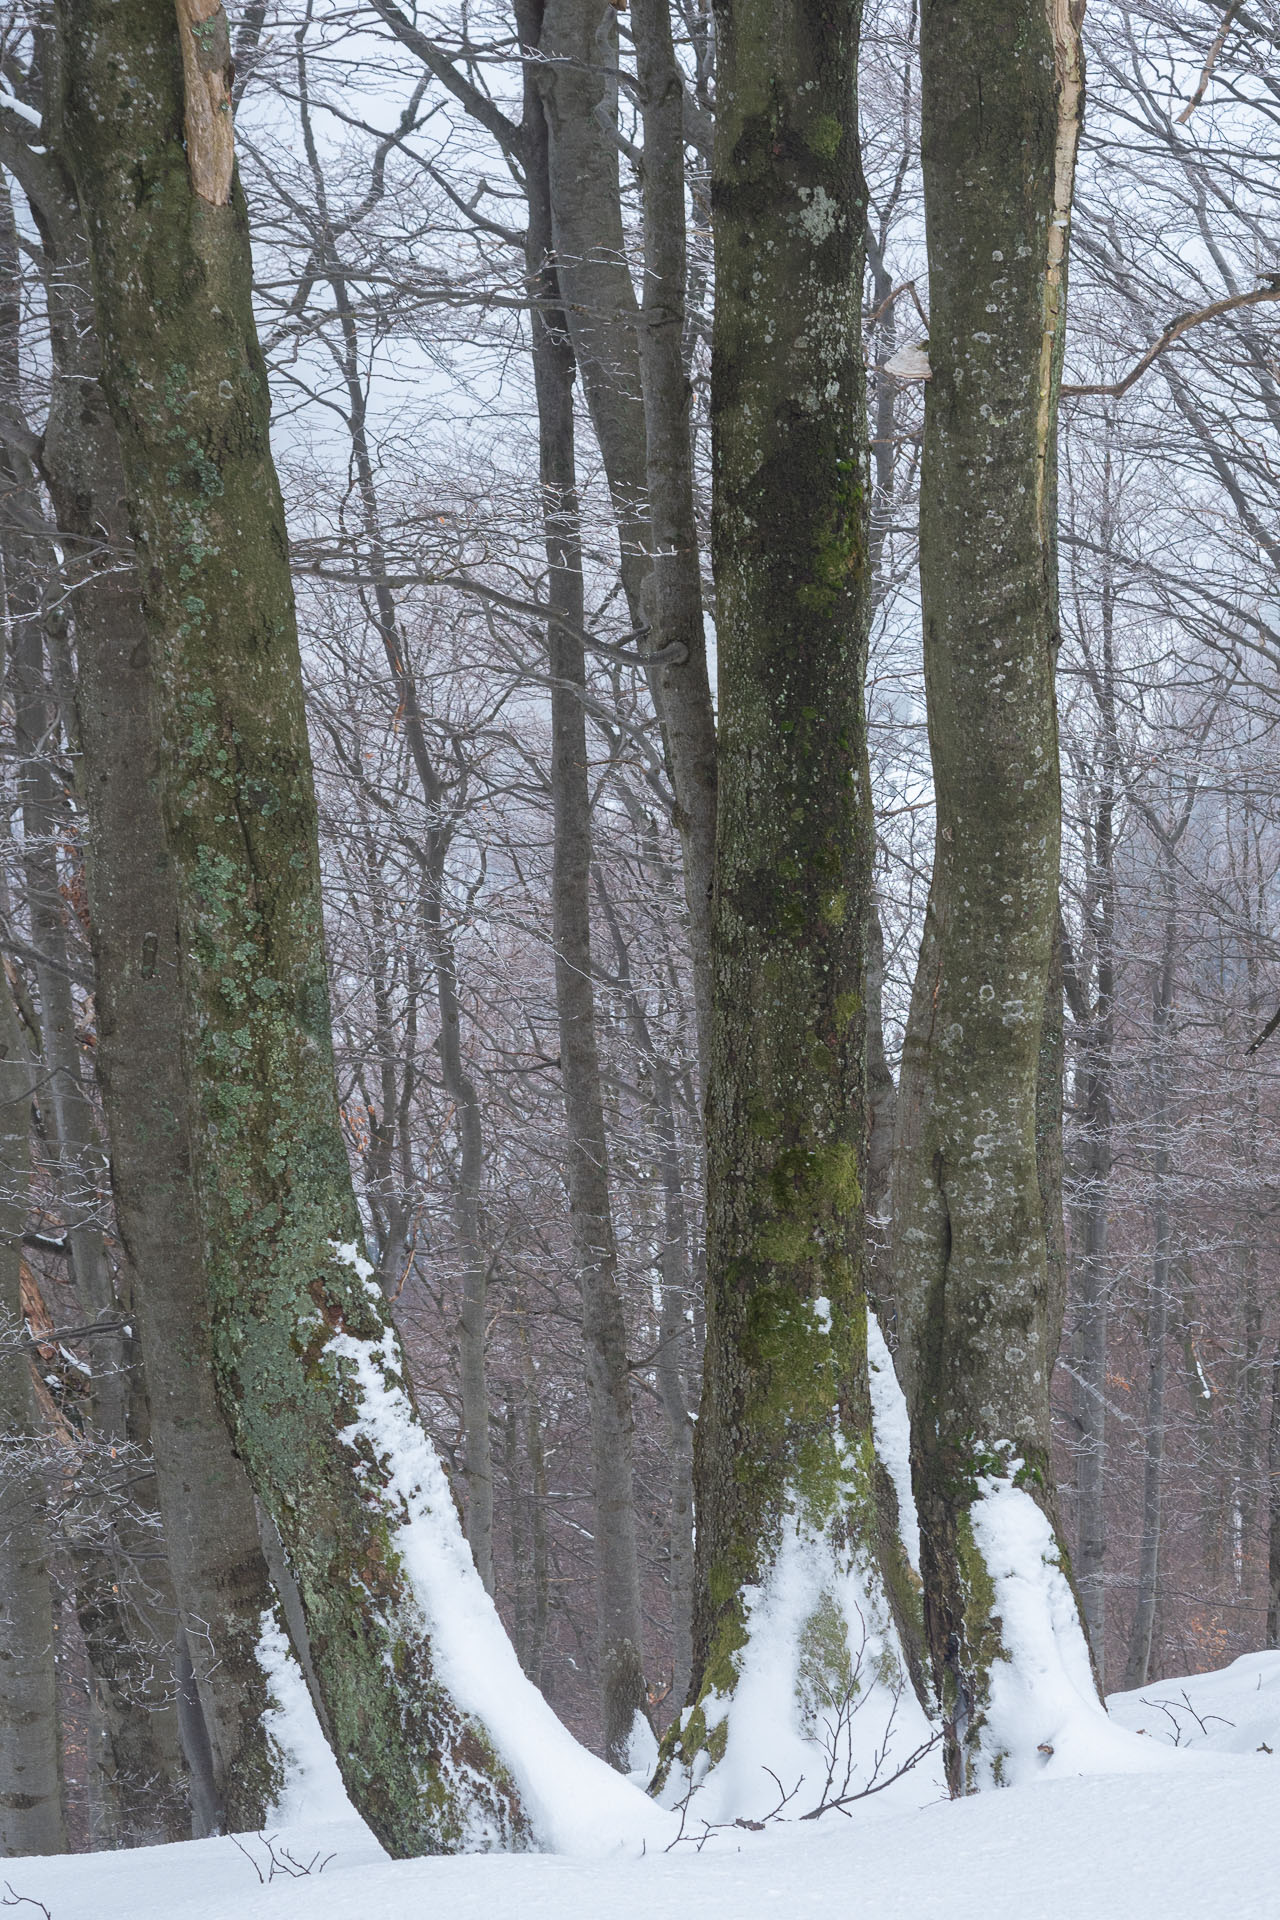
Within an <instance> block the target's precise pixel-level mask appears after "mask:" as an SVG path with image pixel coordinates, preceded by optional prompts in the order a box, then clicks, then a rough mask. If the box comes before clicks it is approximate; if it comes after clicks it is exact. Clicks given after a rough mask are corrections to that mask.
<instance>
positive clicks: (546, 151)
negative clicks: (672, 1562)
mask: <svg viewBox="0 0 1280 1920" xmlns="http://www.w3.org/2000/svg"><path fill="white" fill-rule="evenodd" d="M549 13H550V10H548V14H547V15H546V16H544V18H543V20H542V23H541V29H542V35H543V39H542V44H543V46H544V49H545V48H546V40H545V36H546V33H547V27H548V20H549ZM528 24H529V28H530V29H531V30H536V23H535V21H534V19H533V18H532V17H531V18H530V20H529V23H528ZM522 38H523V39H524V42H525V44H526V46H527V45H530V44H537V42H535V41H533V40H532V37H531V33H530V32H526V33H523V34H522ZM540 95H541V90H540V89H539V90H538V91H537V92H535V91H534V90H533V89H532V88H530V89H529V90H528V91H527V93H526V116H525V123H524V131H525V155H526V160H525V164H526V182H527V190H528V197H529V226H528V243H527V258H526V271H527V274H528V279H529V284H530V287H531V289H532V291H533V299H534V306H533V312H532V316H531V328H532V340H533V377H534V389H535V393H536V397H537V405H538V441H539V470H540V476H541V481H542V489H543V513H544V519H545V526H546V546H547V567H548V580H547V601H548V605H549V607H550V609H551V613H552V616H553V617H552V619H551V620H550V621H549V622H548V625H547V647H548V653H549V656H550V670H551V795H552V810H553V833H554V854H553V868H552V882H551V890H552V940H553V944H554V948H555V984H556V1011H557V1017H558V1022H559V1034H560V1078H561V1086H562V1089H563V1094H564V1111H565V1126H566V1129H567V1131H568V1136H569V1141H568V1146H569V1155H568V1170H567V1184H568V1189H569V1213H570V1232H571V1236H572V1248H573V1260H574V1267H575V1271H576V1277H577V1284H578V1291H579V1295H580V1298H581V1303H582V1336H583V1356H584V1361H585V1371H586V1385H587V1404H588V1411H589V1417H590V1423H591V1477H592V1494H593V1500H594V1508H595V1523H596V1527H595V1531H596V1540H595V1547H596V1577H597V1582H598V1589H597V1592H598V1612H599V1634H598V1659H599V1663H600V1686H601V1704H602V1710H603V1722H604V1748H605V1757H606V1759H608V1761H609V1762H610V1764H611V1765H613V1766H615V1767H617V1768H619V1769H620V1770H622V1771H624V1772H625V1771H626V1769H627V1767H628V1766H629V1765H630V1764H631V1762H630V1757H629V1756H630V1750H631V1742H632V1737H633V1733H634V1731H635V1726H636V1720H637V1716H639V1717H640V1718H641V1719H642V1720H644V1719H646V1718H647V1714H648V1704H647V1697H646V1691H645V1681H644V1657H643V1649H642V1640H641V1614H640V1567H639V1558H638V1554H637V1548H636V1515H635V1485H634V1467H633V1460H632V1452H633V1417H632V1409H631V1377H630V1372H629V1369H628V1365H627V1330H626V1323H625V1320H624V1318H623V1311H622V1294H621V1289H620V1287H619V1283H618V1255H617V1247H616V1244H615V1241H614V1231H613V1214H612V1206H611V1201H610V1195H609V1163H608V1147H607V1141H606V1135H605V1124H604V1104H603V1100H602V1096H601V1089H600V1059H599V1052H598V1048H597V1044H596V1030H595V986H594V973H593V964H592V949H591V898H590V883H591V799H590V789H589V784H588V779H587V739H586V710H585V708H584V705H583V693H584V691H585V685H586V663H585V657H584V653H583V648H582V643H581V641H580V640H579V639H577V638H576V635H577V634H580V633H581V631H582V625H583V585H582V555H581V548H580V544H579V534H578V495H577V470H576V460H575V450H574V420H573V376H574V348H573V344H572V342H571V340H570V337H569V330H568V325H567V320H566V314H565V308H564V304H563V302H564V298H565V290H564V287H563V285H562V283H561V279H560V270H559V257H558V254H557V253H555V252H554V251H553V233H554V219H555V213H554V207H555V199H554V174H553V172H552V169H551V163H550V152H551V146H552V141H551V138H550V137H549V134H548V125H549V122H550V120H551V113H550V110H549V109H548V106H547V104H546V100H545V97H540ZM557 616H558V617H557Z"/></svg>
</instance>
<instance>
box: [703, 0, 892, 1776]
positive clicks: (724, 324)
mask: <svg viewBox="0 0 1280 1920" xmlns="http://www.w3.org/2000/svg"><path fill="white" fill-rule="evenodd" d="M717 34H718V49H719V96H718V98H719V118H718V124H717V132H716V148H715V165H714V174H713V188H712V195H713V209H714V219H715V230H716V309H715V339H714V355H713V379H712V432H713V450H714V478H715V500H714V522H713V561H714V566H715V575H716V589H717V611H718V622H717V630H718V636H719V650H720V673H719V686H720V746H719V807H720V812H719V824H718V836H717V867H716V891H715V914H714V937H713V949H712V950H713V1001H712V1042H711V1055H710V1075H709V1087H708V1114H707V1122H708V1156H709V1160H708V1252H707V1335H706V1361H705V1377H704V1386H703V1396H702V1408H701V1413H700V1415H699V1419H698V1425H697V1432H696V1438H695V1476H696V1477H695V1486H696V1494H697V1515H698V1529H697V1583H696V1593H695V1612H694V1636H693V1671H694V1680H693V1686H692V1690H691V1699H692V1702H693V1703H694V1711H693V1712H692V1713H691V1714H689V1715H687V1716H686V1717H685V1720H684V1722H683V1725H681V1726H677V1728H675V1729H673V1732H672V1735H671V1736H670V1737H669V1739H668V1742H667V1747H666V1755H665V1758H666V1763H667V1765H668V1766H669V1765H670V1764H671V1762H672V1761H673V1760H675V1759H678V1760H679V1761H681V1762H683V1763H684V1764H686V1765H691V1764H693V1763H694V1762H695V1760H696V1758H697V1755H698V1753H699V1750H700V1749H702V1750H705V1751H707V1752H708V1753H709V1754H710V1757H711V1759H712V1760H713V1761H714V1760H715V1759H716V1758H718V1751H719V1750H722V1741H723V1735H721V1736H720V1743H717V1740H716V1739H715V1738H714V1737H713V1738H709V1737H708V1729H707V1720H706V1715H705V1713H704V1703H705V1702H706V1701H707V1700H708V1697H709V1696H710V1695H711V1694H715V1695H717V1696H718V1697H719V1699H723V1698H725V1697H726V1696H730V1695H732V1692H733V1688H734V1684H735V1679H736V1674H737V1671H738V1667H737V1662H736V1656H737V1655H738V1654H739V1652H740V1650H741V1648H742V1647H743V1645H744V1642H745V1639H746V1634H747V1615H748V1609H749V1604H750V1601H749V1592H750V1590H752V1589H758V1588H759V1587H760V1586H761V1585H762V1584H763V1583H765V1582H767V1580H768V1577H769V1574H770V1570H771V1568H772V1566H773V1564H774V1562H775V1560H776V1558H777V1555H778V1553H779V1551H780V1547H781V1543H782V1541H783V1538H784V1535H786V1534H787V1533H788V1531H789V1530H790V1529H791V1528H793V1527H795V1526H797V1525H798V1526H799V1527H800V1528H801V1529H802V1530H807V1531H808V1532H809V1533H810V1534H811V1535H813V1536H815V1537H817V1538H820V1539H822V1540H823V1541H825V1542H826V1543H828V1544H830V1543H834V1544H835V1547H836V1550H837V1558H839V1557H840V1556H844V1557H845V1558H846V1559H847V1558H849V1557H855V1556H860V1557H861V1560H862V1562H863V1564H865V1565H867V1566H869V1565H870V1564H871V1562H872V1561H873V1560H874V1559H875V1556H876V1546H877V1539H876V1536H877V1521H876V1512H877V1502H876V1497H875V1494H876V1470H875V1464H874V1457H873V1449H872V1440H871V1424H870V1411H869V1402H868V1397H867V1375H866V1302H865V1296H864V1293H863V1284H862V1235H863V1199H862V1167H861V1160H862V1150H863V1140H864V1133H865V1128H866V1107H865V1095H864V1073H863V1052H864V1044H865V1014H864V1006H863V993H862V984H863V958H864V954H863V948H864V939H865V927H866V914H867V900H868V884H869V861H870V853H871V844H872V825H871V819H870V815H869V810H868V807H867V797H866V790H865V786H864V782H863V778H862V764H863V752H864V720H863V674H864V667H865V648H866V615H867V607H868V593H869V564H868V547H867V514H866V495H867V478H868V469H867V448H866V429H865V421H864V380H863V368H862V350H861V337H860V323H861V314H860V288H861V275H862V232H863V218H864V200H863V188H862V182H861V175H860V171H859V165H858V152H857V115H856V105H855V70H856V60H857V46H858V10H857V7H856V6H855V5H851V4H846V3H845V0H834V3H831V0H826V3H824V0H732V3H731V4H725V5H723V6H721V7H720V8H719V9H718V11H717ZM835 1638H836V1639H837V1640H839V1641H840V1644H841V1645H842V1646H843V1638H842V1636H841V1635H836V1636H835ZM829 1639H830V1636H825V1635H820V1636H819V1642H821V1643H824V1644H825V1642H826V1641H827V1640H829ZM833 1644H834V1643H833ZM721 1724H723V1723H722V1722H721Z"/></svg>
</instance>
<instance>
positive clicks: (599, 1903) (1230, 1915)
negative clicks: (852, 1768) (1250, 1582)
mask: <svg viewBox="0 0 1280 1920" xmlns="http://www.w3.org/2000/svg"><path fill="white" fill-rule="evenodd" d="M1111 1705H1112V1719H1113V1722H1114V1723H1115V1724H1114V1726H1113V1727H1111V1728H1106V1727H1105V1726H1104V1727H1103V1738H1102V1739H1101V1740H1100V1741H1099V1742H1098V1743H1097V1745H1096V1747H1095V1748H1094V1750H1093V1751H1092V1752H1089V1751H1086V1750H1085V1749H1083V1748H1081V1749H1080V1750H1079V1751H1078V1752H1077V1755H1076V1761H1077V1771H1076V1773H1075V1774H1074V1775H1073V1776H1072V1777H1063V1776H1062V1775H1061V1774H1054V1775H1046V1777H1045V1778H1044V1779H1042V1780H1040V1781H1038V1782H1036V1783H1034V1784H1029V1785H1023V1786H1016V1787H1010V1788H1008V1789H1006V1790H1004V1791H1002V1792H989V1793H984V1794H980V1795H977V1796H975V1797H974V1798H972V1799H969V1800H962V1801H955V1802H947V1801H944V1800H940V1799H938V1798H937V1790H936V1787H935V1786H934V1785H933V1784H932V1783H931V1782H930V1781H929V1780H927V1779H924V1778H922V1779H921V1780H920V1785H919V1790H918V1799H919V1802H920V1803H921V1804H917V1805H907V1804H904V1803H903V1802H899V1803H898V1804H897V1806H895V1807H885V1806H884V1805H883V1803H881V1802H879V1801H876V1800H872V1801H868V1802H866V1803H865V1804H864V1805H863V1806H861V1807H855V1808H854V1810H853V1812H854V1817H853V1818H852V1819H842V1818H841V1817H840V1815H838V1814H831V1815H827V1816H826V1817H825V1818H824V1819H823V1820H821V1821H818V1822H814V1823H810V1824H801V1823H798V1822H793V1823H790V1824H786V1825H778V1826H772V1827H769V1828H767V1829H766V1830H765V1831H764V1832H763V1833H748V1832H743V1831H741V1830H734V1831H732V1832H729V1833H726V1834H717V1835H713V1836H712V1838H711V1839H710V1841H708V1843H707V1844H706V1845H705V1847H704V1848H703V1850H702V1851H701V1852H699V1851H697V1849H696V1847H695V1846H694V1845H692V1844H689V1843H688V1842H685V1843H682V1844H681V1845H679V1846H677V1847H676V1848H675V1849H674V1850H673V1851H671V1852H667V1853H662V1852H657V1851H655V1850H653V1849H650V1850H649V1851H648V1852H647V1853H645V1854H644V1855H642V1856H640V1857H637V1855H636V1854H635V1853H634V1852H633V1851H632V1850H630V1849H623V1848H618V1849H617V1850H616V1852H615V1853H614V1854H612V1855H611V1856H609V1857H607V1858H598V1857H597V1858H594V1859H583V1858H569V1857H566V1856H564V1855H551V1854H541V1855H530V1854H522V1855H506V1856H495V1855H473V1856H469V1857H467V1858H462V1859H448V1860H414V1861H403V1862H398V1863H393V1862H391V1861H388V1860H387V1859H386V1858H385V1856H384V1855H383V1854H382V1852H381V1850H380V1849H379V1847H378V1846H377V1843H376V1842H375V1841H374V1840H373V1839H372V1838H371V1837H370V1835H369V1834H368V1832H367V1831H366V1830H365V1829H364V1828H363V1827H362V1826H361V1824H360V1822H359V1821H357V1820H356V1819H354V1817H353V1816H352V1815H351V1814H350V1813H349V1812H347V1813H346V1814H345V1815H344V1814H343V1813H342V1812H341V1806H340V1802H339V1801H338V1800H337V1799H336V1797H335V1795H334V1792H333V1786H334V1781H333V1778H332V1777H330V1778H329V1779H328V1781H327V1782H326V1781H325V1780H324V1779H322V1778H319V1777H313V1781H312V1790H313V1793H314V1795H316V1796H318V1798H316V1799H315V1800H314V1802H313V1804H312V1805H311V1806H310V1807H307V1806H303V1805H301V1804H299V1803H298V1801H297V1799H296V1798H295V1800H294V1802H293V1804H292V1805H291V1808H290V1811H292V1812H293V1813H294V1814H295V1821H294V1824H293V1825H291V1826H290V1827H289V1828H287V1829H286V1830H284V1831H283V1832H282V1834H281V1836H280V1839H279V1840H278V1841H277V1842H276V1846H277V1850H278V1849H279V1848H280V1847H281V1846H282V1845H283V1846H287V1847H288V1849H289V1851H290V1852H291V1853H292V1855H293V1857H294V1859H295V1860H297V1861H300V1862H302V1863H303V1864H306V1863H307V1862H308V1861H309V1860H310V1859H311V1858H312V1856H313V1855H315V1854H316V1853H317V1852H320V1853H321V1854H325V1853H330V1854H332V1856H333V1857H332V1859H331V1860H330V1861H329V1863H328V1864H327V1865H326V1866H325V1867H324V1869H323V1871H318V1870H317V1871H315V1872H313V1873H312V1874H311V1875H310V1877H308V1878H305V1879H302V1880H290V1879H288V1878H283V1879H282V1878H280V1877H278V1876H277V1878H276V1879H275V1880H273V1881H271V1882H270V1884H267V1885H263V1884H260V1883H259V1880H258V1878H257V1874H256V1872H255V1870H254V1868H253V1866H252V1865H251V1864H250V1862H249V1861H248V1860H247V1859H246V1858H245V1857H244V1855H243V1854H241V1853H240V1852H238V1851H237V1849H236V1847H235V1845H234V1844H233V1842H232V1841H230V1840H202V1841H197V1842H194V1843H192V1844H190V1845H188V1846H177V1847H155V1848H148V1849H145V1850H143V1851H140V1852H133V1853H115V1854H97V1855H92V1856H83V1855H82V1856H79V1857H77V1858H71V1859H61V1860H15V1861H4V1862H0V1898H3V1883H4V1882H5V1881H6V1880H7V1881H8V1883H9V1884H10V1886H11V1887H12V1889H13V1891H14V1893H15V1894H19V1895H24V1896H26V1897H27V1898H29V1899H36V1900H39V1901H42V1902H43V1903H44V1904H45V1905H46V1906H47V1907H48V1909H49V1913H50V1915H51V1920H432V1917H433V1916H435V1915H446V1914H447V1915H448V1917H449V1920H774V1916H781V1915H785V1916H786V1920H828V1916H830V1920H836V1917H837V1916H839V1920H1277V1916H1280V1844H1278V1843H1277V1838H1276V1835H1277V1831H1278V1830H1280V1653H1263V1654H1251V1655H1248V1656H1246V1657H1245V1658H1244V1659H1241V1660H1237V1661H1236V1662H1235V1664H1234V1665H1233V1666H1231V1667H1228V1668H1226V1669H1225V1670H1224V1671H1222V1672H1221V1673H1216V1674H1199V1675H1196V1676H1194V1677H1193V1678H1191V1679H1187V1680H1164V1681H1158V1682H1156V1683H1155V1684H1154V1685H1152V1686H1150V1687H1145V1688H1143V1689H1142V1690H1141V1692H1139V1693H1136V1694H1122V1695H1119V1696H1117V1697H1116V1698H1115V1699H1114V1700H1113V1701H1112V1703H1111ZM1165 1709H1167V1711H1166V1710H1165ZM1100 1724H1101V1723H1100ZM1175 1737H1176V1738H1175ZM1267 1747H1269V1748H1271V1750H1272V1751H1271V1753H1270V1754H1268V1753H1267V1752H1265V1751H1259V1749H1264V1748H1267ZM1144 1765H1145V1766H1146V1767H1147V1768H1149V1769H1150V1770H1148V1771H1124V1772H1122V1771H1119V1769H1120V1768H1122V1767H1130V1768H1132V1767H1141V1766H1144ZM317 1815H318V1817H317ZM244 1844H245V1845H246V1847H247V1850H248V1851H249V1852H250V1853H252V1854H253V1855H255V1856H256V1858H257V1860H258V1862H259V1866H260V1869H261V1870H263V1871H269V1866H268V1859H267V1855H266V1852H265V1849H264V1847H263V1845H262V1843H261V1842H257V1841H254V1840H253V1839H252V1838H249V1839H248V1840H246V1841H245V1843H244ZM317 1866H318V1863H317ZM36 1911H37V1910H36V1909H35V1908H34V1907H26V1906H24V1907H20V1908H18V1909H17V1920H22V1916H23V1915H26V1916H28V1917H29V1920H31V1917H33V1916H34V1915H35V1913H36Z"/></svg>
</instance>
